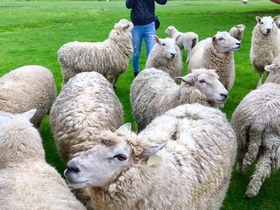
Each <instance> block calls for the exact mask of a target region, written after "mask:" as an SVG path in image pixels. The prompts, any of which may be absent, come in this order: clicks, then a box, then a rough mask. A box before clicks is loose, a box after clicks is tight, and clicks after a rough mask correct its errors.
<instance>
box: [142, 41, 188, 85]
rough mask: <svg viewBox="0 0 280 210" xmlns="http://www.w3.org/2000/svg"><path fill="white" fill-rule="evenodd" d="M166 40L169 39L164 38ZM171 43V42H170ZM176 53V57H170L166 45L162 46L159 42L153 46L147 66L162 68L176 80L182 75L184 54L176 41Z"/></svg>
mask: <svg viewBox="0 0 280 210" xmlns="http://www.w3.org/2000/svg"><path fill="white" fill-rule="evenodd" d="M163 40H164V42H168V40H167V39H163ZM170 45H171V43H170ZM174 47H175V50H176V55H175V57H174V58H170V57H169V56H170V55H168V54H167V53H169V52H168V51H167V50H166V46H162V44H161V43H157V42H156V44H155V45H154V47H153V48H152V50H151V52H150V54H149V56H148V59H147V62H146V67H145V68H152V67H153V68H156V69H160V70H162V71H164V72H166V73H168V74H169V75H170V77H171V78H172V79H174V80H175V78H176V77H179V76H182V70H183V63H182V54H181V51H180V48H179V47H178V46H177V45H176V44H175V43H174Z"/></svg>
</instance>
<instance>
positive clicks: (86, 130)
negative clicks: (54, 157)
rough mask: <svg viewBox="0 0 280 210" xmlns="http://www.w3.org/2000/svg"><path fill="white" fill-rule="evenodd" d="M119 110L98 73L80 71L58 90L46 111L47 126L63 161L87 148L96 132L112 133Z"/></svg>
mask: <svg viewBox="0 0 280 210" xmlns="http://www.w3.org/2000/svg"><path fill="white" fill-rule="evenodd" d="M123 121H124V119H123V109H122V105H121V103H120V101H119V99H118V98H117V96H116V94H115V91H114V89H113V88H112V85H111V84H110V83H109V82H108V80H106V79H105V77H104V76H102V75H101V74H99V73H98V72H83V73H79V74H77V75H75V76H74V77H72V78H71V79H70V80H69V81H68V82H67V83H66V84H65V85H64V86H63V88H62V90H61V92H60V94H59V95H58V96H57V99H56V100H55V102H54V104H53V106H52V108H51V111H50V126H51V130H52V133H53V135H54V137H55V140H56V143H57V147H58V151H59V154H60V155H61V158H62V160H63V161H64V162H66V163H67V162H68V161H69V160H70V159H72V158H74V157H75V156H77V155H79V153H80V152H83V151H85V150H88V149H90V148H91V147H92V146H93V145H94V144H95V143H96V139H95V136H94V133H95V131H96V130H111V131H115V130H116V129H117V128H119V127H120V126H121V125H122V124H123Z"/></svg>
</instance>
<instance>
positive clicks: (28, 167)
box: [0, 112, 85, 210]
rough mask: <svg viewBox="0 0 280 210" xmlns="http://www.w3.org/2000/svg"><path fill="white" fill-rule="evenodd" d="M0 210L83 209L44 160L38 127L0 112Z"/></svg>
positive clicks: (21, 117)
mask: <svg viewBox="0 0 280 210" xmlns="http://www.w3.org/2000/svg"><path fill="white" fill-rule="evenodd" d="M0 142H1V144H0V177H1V179H0V203H1V209H2V210H11V209H13V210H28V209H32V210H41V209H57V210H65V209H73V210H74V209H75V210H85V208H84V207H83V205H82V204H81V203H80V202H79V201H78V200H77V199H76V198H75V197H74V195H72V193H71V192H70V190H69V189H68V187H67V185H66V183H65V181H64V179H62V177H61V176H60V175H59V173H58V172H57V171H56V170H55V169H54V168H53V167H51V166H50V165H49V164H47V163H46V161H45V156H44V149H43V145H42V139H41V137H40V134H39V132H38V130H37V129H35V128H34V127H33V126H32V125H31V123H30V122H29V120H28V119H27V118H26V117H23V116H22V115H19V114H17V115H13V114H11V113H3V112H0Z"/></svg>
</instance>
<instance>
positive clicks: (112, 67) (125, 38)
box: [58, 19, 133, 88]
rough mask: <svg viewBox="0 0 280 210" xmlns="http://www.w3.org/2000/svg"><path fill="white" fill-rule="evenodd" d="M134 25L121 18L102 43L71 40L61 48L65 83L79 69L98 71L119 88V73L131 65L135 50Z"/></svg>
mask: <svg viewBox="0 0 280 210" xmlns="http://www.w3.org/2000/svg"><path fill="white" fill-rule="evenodd" d="M132 28H133V24H132V23H131V22H129V21H128V20H125V19H121V20H120V21H119V22H118V23H117V24H115V26H114V29H113V30H112V31H111V32H110V35H109V38H108V39H106V40H105V41H103V42H77V41H76V42H70V43H67V44H65V45H63V46H62V47H61V48H60V49H59V50H58V62H59V64H60V66H61V71H62V75H63V84H65V83H67V81H68V80H69V79H70V78H71V77H73V76H74V75H75V74H77V73H80V72H89V71H97V72H99V73H101V74H102V75H103V76H104V77H105V78H107V79H108V80H109V81H110V83H111V84H112V85H113V87H114V88H116V85H117V82H118V78H119V75H120V74H122V73H123V72H125V71H126V70H127V68H128V64H129V60H130V57H131V54H132V51H133V47H132V35H131V30H132Z"/></svg>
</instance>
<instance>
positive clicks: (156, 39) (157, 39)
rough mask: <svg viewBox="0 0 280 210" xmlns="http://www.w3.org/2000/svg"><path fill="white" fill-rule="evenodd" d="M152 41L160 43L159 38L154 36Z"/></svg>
mask: <svg viewBox="0 0 280 210" xmlns="http://www.w3.org/2000/svg"><path fill="white" fill-rule="evenodd" d="M153 39H154V40H155V42H156V43H158V44H159V43H160V41H159V38H158V37H157V36H156V35H153Z"/></svg>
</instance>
